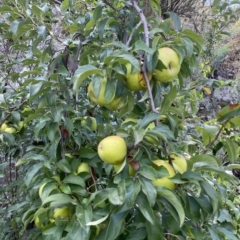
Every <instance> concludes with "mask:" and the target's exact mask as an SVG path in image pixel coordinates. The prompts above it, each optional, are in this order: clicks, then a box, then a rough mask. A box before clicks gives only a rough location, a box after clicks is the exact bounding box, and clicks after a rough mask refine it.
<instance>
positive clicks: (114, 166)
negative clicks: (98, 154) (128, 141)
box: [113, 163, 136, 177]
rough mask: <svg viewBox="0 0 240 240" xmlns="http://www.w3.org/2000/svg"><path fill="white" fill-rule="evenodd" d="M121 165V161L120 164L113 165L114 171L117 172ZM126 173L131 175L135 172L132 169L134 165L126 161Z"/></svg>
mask: <svg viewBox="0 0 240 240" xmlns="http://www.w3.org/2000/svg"><path fill="white" fill-rule="evenodd" d="M121 167H122V163H120V164H117V165H113V168H114V171H115V172H116V173H117V172H118V171H119V170H120V168H121ZM128 173H129V176H131V177H133V176H134V175H135V173H136V171H135V170H134V167H133V165H132V164H130V163H128Z"/></svg>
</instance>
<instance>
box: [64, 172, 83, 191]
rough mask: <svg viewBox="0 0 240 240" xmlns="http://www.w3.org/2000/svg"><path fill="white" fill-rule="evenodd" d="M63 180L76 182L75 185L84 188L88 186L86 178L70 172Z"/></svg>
mask: <svg viewBox="0 0 240 240" xmlns="http://www.w3.org/2000/svg"><path fill="white" fill-rule="evenodd" d="M63 182H64V183H71V184H75V185H78V186H81V187H83V188H85V187H86V186H85V182H84V180H83V179H82V178H81V177H79V176H76V175H73V174H70V175H68V176H66V177H65V178H64V179H63Z"/></svg>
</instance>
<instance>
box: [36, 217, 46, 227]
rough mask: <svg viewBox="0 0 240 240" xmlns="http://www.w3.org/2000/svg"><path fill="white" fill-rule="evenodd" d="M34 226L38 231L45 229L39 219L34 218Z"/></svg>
mask: <svg viewBox="0 0 240 240" xmlns="http://www.w3.org/2000/svg"><path fill="white" fill-rule="evenodd" d="M34 224H35V226H36V227H37V228H38V229H43V227H44V226H43V224H42V223H40V221H39V217H36V218H34Z"/></svg>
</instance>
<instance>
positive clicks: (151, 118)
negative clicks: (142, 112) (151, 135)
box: [136, 113, 159, 129]
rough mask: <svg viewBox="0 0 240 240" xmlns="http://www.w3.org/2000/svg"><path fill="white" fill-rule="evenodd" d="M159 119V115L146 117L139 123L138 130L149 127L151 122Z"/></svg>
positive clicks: (154, 114) (153, 114)
mask: <svg viewBox="0 0 240 240" xmlns="http://www.w3.org/2000/svg"><path fill="white" fill-rule="evenodd" d="M158 118H159V114H158V113H151V114H149V115H147V116H145V117H144V118H143V119H141V120H139V121H138V124H137V126H136V129H142V128H145V127H147V126H148V125H149V124H150V123H151V122H153V121H155V120H157V119H158Z"/></svg>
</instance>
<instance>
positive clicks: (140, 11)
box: [128, 1, 157, 125]
mask: <svg viewBox="0 0 240 240" xmlns="http://www.w3.org/2000/svg"><path fill="white" fill-rule="evenodd" d="M128 4H129V5H130V6H132V7H133V8H134V9H135V10H136V11H137V13H138V15H139V17H140V18H141V23H142V24H143V29H144V41H145V43H146V45H147V46H148V47H149V32H148V23H147V19H146V17H145V15H144V14H143V11H142V9H141V8H140V7H139V6H138V4H137V2H136V1H131V2H129V3H128ZM146 61H147V59H146V53H144V63H143V65H142V72H143V76H144V80H145V82H146V86H147V89H148V97H149V100H150V105H151V109H152V112H155V113H157V110H156V107H155V104H154V100H153V96H152V90H151V87H150V83H149V79H148V75H147V64H146ZM155 124H156V125H157V122H156V123H155Z"/></svg>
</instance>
